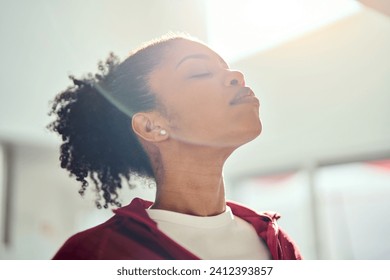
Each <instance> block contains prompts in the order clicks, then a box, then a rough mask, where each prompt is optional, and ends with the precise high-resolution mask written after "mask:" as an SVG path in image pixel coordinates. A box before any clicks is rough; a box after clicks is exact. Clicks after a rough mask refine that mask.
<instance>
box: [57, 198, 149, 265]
mask: <svg viewBox="0 0 390 280" xmlns="http://www.w3.org/2000/svg"><path fill="white" fill-rule="evenodd" d="M136 203H139V201H138V202H136ZM114 212H115V215H114V216H113V217H112V218H110V219H109V220H107V221H106V222H104V223H102V224H100V225H98V226H95V227H93V228H90V229H87V230H84V231H81V232H79V233H77V234H75V235H73V236H71V237H70V238H69V239H68V240H67V241H66V242H65V243H64V244H63V245H62V247H61V248H60V249H59V250H58V252H57V253H56V254H55V255H54V257H53V259H68V260H70V259H79V260H81V259H138V258H141V259H142V258H146V257H147V256H145V255H144V252H146V251H147V250H145V244H146V243H153V242H154V239H155V235H154V234H153V232H152V231H151V227H153V226H154V223H153V222H152V221H151V220H150V219H148V218H147V216H146V217H145V216H144V213H143V212H144V209H143V207H142V208H141V207H134V201H133V202H132V203H131V204H130V205H129V206H125V207H123V208H120V209H117V210H115V211H114Z"/></svg>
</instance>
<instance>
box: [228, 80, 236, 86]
mask: <svg viewBox="0 0 390 280" xmlns="http://www.w3.org/2000/svg"><path fill="white" fill-rule="evenodd" d="M230 85H232V86H235V85H238V80H237V79H233V80H231V81H230Z"/></svg>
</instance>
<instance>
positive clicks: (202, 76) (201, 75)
mask: <svg viewBox="0 0 390 280" xmlns="http://www.w3.org/2000/svg"><path fill="white" fill-rule="evenodd" d="M210 76H212V73H211V72H206V73H200V74H196V75H191V76H190V78H206V77H210Z"/></svg>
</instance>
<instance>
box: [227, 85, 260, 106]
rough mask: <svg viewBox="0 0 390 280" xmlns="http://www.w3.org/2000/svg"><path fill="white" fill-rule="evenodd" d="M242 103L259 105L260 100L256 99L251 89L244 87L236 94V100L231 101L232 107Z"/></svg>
mask: <svg viewBox="0 0 390 280" xmlns="http://www.w3.org/2000/svg"><path fill="white" fill-rule="evenodd" d="M241 103H257V104H259V100H258V99H257V98H256V96H255V94H254V93H253V91H252V89H251V88H249V87H242V88H240V90H239V91H238V92H237V93H236V95H235V96H234V98H233V99H232V100H231V101H230V105H236V104H241Z"/></svg>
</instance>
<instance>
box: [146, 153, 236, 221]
mask: <svg viewBox="0 0 390 280" xmlns="http://www.w3.org/2000/svg"><path fill="white" fill-rule="evenodd" d="M230 153H231V151H227V150H218V151H216V150H215V149H210V148H204V147H185V148H184V147H174V148H173V149H172V150H167V151H166V152H164V151H161V150H160V157H161V163H160V166H163V168H162V169H160V170H158V172H157V178H156V179H157V193H156V200H155V203H154V204H153V206H152V208H154V209H164V210H170V211H175V212H179V213H184V214H190V215H196V216H214V215H218V214H220V213H222V212H224V211H225V205H226V201H225V188H224V181H223V176H222V169H223V165H224V163H225V160H226V159H227V157H228V156H229V155H230Z"/></svg>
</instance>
